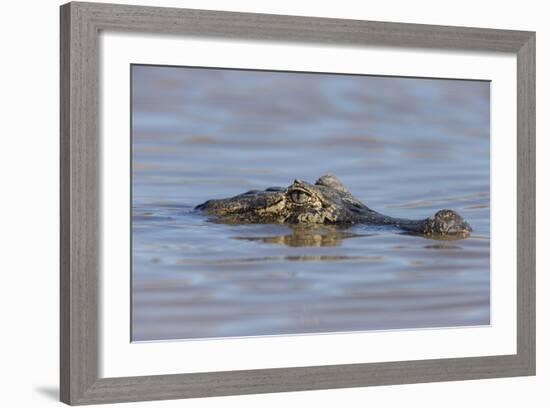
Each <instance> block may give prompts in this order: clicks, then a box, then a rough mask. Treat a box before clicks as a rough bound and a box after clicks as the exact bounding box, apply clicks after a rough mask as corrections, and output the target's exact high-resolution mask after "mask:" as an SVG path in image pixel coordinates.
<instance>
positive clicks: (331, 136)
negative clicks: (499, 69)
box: [132, 66, 490, 341]
mask: <svg viewBox="0 0 550 408" xmlns="http://www.w3.org/2000/svg"><path fill="white" fill-rule="evenodd" d="M132 74H133V82H132V85H133V87H132V91H133V99H132V102H133V122H132V130H133V142H132V159H133V170H132V176H133V182H132V244H133V248H132V338H133V340H134V341H141V340H166V339H189V338H210V337H232V336H256V335H276V334H298V333H321V332H342V331H364V330H380V329H385V330H388V329H405V328H429V327H455V326H473V325H487V324H489V323H490V313H489V304H490V291H489V286H490V273H489V243H490V240H489V238H490V237H489V230H490V228H489V220H490V216H489V215H490V213H489V199H490V196H489V191H490V189H489V83H487V82H476V81H452V80H422V79H408V78H383V77H366V76H335V75H311V74H289V73H273V72H257V71H256V72H255V71H236V70H205V69H191V68H168V67H152V66H133V71H132ZM326 172H331V173H333V174H335V175H336V176H337V177H339V178H340V180H342V182H343V183H344V184H345V185H346V186H347V187H348V189H349V190H350V191H351V192H352V193H353V194H354V196H355V197H357V198H359V199H361V200H362V201H363V202H364V203H366V204H367V205H368V206H369V207H371V208H373V209H375V210H377V211H379V212H382V213H384V214H388V215H392V216H395V217H403V218H425V217H427V216H429V215H431V214H433V213H435V212H436V211H437V210H439V209H442V208H452V209H455V210H457V211H458V212H460V213H461V214H462V215H463V217H464V218H465V219H466V220H467V221H468V222H469V223H470V225H471V226H472V227H473V230H474V232H473V234H472V236H471V237H470V238H467V239H464V240H457V241H440V240H439V241H438V240H432V239H426V238H423V237H415V236H408V235H403V234H400V233H399V231H395V230H391V229H384V228H378V227H369V226H364V225H363V226H361V225H358V226H353V227H350V228H337V227H329V226H302V227H291V226H286V225H224V224H219V223H215V222H211V221H210V220H208V219H207V218H206V217H204V216H202V215H201V214H196V213H195V212H193V211H192V208H193V207H194V206H195V205H197V204H199V203H201V202H203V201H205V200H207V199H210V198H222V197H228V196H233V195H236V194H239V193H242V192H244V191H247V190H250V189H264V188H266V187H270V186H287V185H289V184H290V183H291V182H292V181H293V180H294V179H295V178H299V179H304V180H307V181H309V182H314V181H315V180H316V179H317V178H318V177H320V176H321V175H323V174H324V173H326Z"/></svg>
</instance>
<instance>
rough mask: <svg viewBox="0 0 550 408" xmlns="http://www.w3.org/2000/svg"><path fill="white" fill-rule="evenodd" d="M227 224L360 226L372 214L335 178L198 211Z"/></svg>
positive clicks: (216, 203)
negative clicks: (363, 217)
mask: <svg viewBox="0 0 550 408" xmlns="http://www.w3.org/2000/svg"><path fill="white" fill-rule="evenodd" d="M196 209H198V210H202V211H203V212H205V213H207V214H212V215H216V216H217V220H219V221H220V222H225V223H289V224H306V223H309V224H337V223H355V222H360V215H361V214H362V213H364V212H368V211H371V210H370V209H368V208H367V207H366V206H365V205H364V204H362V203H361V202H360V201H358V200H357V199H355V198H354V197H353V196H352V195H351V193H350V192H349V191H348V190H347V189H346V187H344V185H343V184H342V183H341V182H340V181H339V180H338V179H337V178H336V177H334V176H332V175H325V176H323V177H321V178H319V179H318V180H317V181H316V182H315V184H310V183H307V182H305V181H302V180H294V182H293V183H292V184H291V185H290V186H288V187H286V188H282V187H271V188H268V189H266V190H263V191H259V190H252V191H248V192H246V193H244V194H240V195H237V196H234V197H231V198H223V199H217V200H208V201H206V202H205V203H203V204H200V205H198V206H197V207H196Z"/></svg>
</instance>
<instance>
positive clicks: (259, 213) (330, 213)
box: [195, 175, 472, 239]
mask: <svg viewBox="0 0 550 408" xmlns="http://www.w3.org/2000/svg"><path fill="white" fill-rule="evenodd" d="M195 208H196V209H197V210H201V211H203V212H204V213H206V214H212V215H215V216H217V219H218V221H220V222H225V223H262V224H272V223H275V224H280V223H287V224H367V225H388V226H392V227H395V228H398V229H400V230H402V231H404V232H408V233H412V234H419V235H425V236H429V237H434V238H442V239H445V238H448V239H453V238H465V237H467V236H468V235H469V234H470V232H471V231H472V228H471V227H470V225H469V224H468V223H467V222H466V221H465V220H464V219H463V218H462V217H461V216H460V215H459V214H458V213H457V212H455V211H453V210H447V209H445V210H440V211H438V212H436V213H435V214H434V215H433V216H431V217H428V218H425V219H421V220H410V219H404V218H394V217H390V216H387V215H383V214H380V213H379V212H376V211H374V210H372V209H370V208H369V207H367V206H366V205H365V204H363V203H362V202H361V201H359V200H358V199H356V198H355V197H354V196H353V195H352V194H351V193H350V192H349V190H348V189H347V188H346V187H345V186H344V185H343V184H342V183H341V182H340V180H338V179H337V178H336V177H335V176H333V175H324V176H322V177H321V178H319V179H318V180H317V181H316V182H315V184H310V183H307V182H305V181H302V180H294V182H293V183H292V184H291V185H290V186H288V187H286V188H284V187H270V188H268V189H266V190H263V191H259V190H252V191H248V192H246V193H244V194H239V195H237V196H234V197H230V198H223V199H214V200H208V201H206V202H204V203H202V204H200V205H198V206H197V207H195Z"/></svg>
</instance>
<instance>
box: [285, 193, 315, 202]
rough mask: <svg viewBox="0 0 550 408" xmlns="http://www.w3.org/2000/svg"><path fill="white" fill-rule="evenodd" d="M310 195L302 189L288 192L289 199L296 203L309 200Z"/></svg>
mask: <svg viewBox="0 0 550 408" xmlns="http://www.w3.org/2000/svg"><path fill="white" fill-rule="evenodd" d="M310 198H311V196H310V195H309V194H308V193H306V192H305V191H302V190H293V191H291V192H290V199H291V200H292V201H294V202H295V203H296V204H304V203H307V202H308V201H309V199H310Z"/></svg>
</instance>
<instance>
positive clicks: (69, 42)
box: [60, 3, 535, 405]
mask: <svg viewBox="0 0 550 408" xmlns="http://www.w3.org/2000/svg"><path fill="white" fill-rule="evenodd" d="M60 11H61V89H60V92H61V116H60V121H61V124H60V127H61V163H60V166H61V237H60V238H61V279H60V289H61V310H60V312H61V317H60V319H61V324H60V327H61V333H60V334H61V345H60V351H61V361H60V364H61V365H60V383H61V401H63V402H65V403H67V404H75V405H76V404H95V403H112V402H123V401H140V400H154V399H173V398H191V397H206V396H220V395H231V394H251V393H267V392H280V391H297V390H313V389H325V388H344V387H363V386H371V385H385V384H402V383H418V382H430V381H452V380H466V379H476V378H492V377H509V376H521V375H534V374H535V33H533V32H527V31H509V30H494V29H482V28H463V27H445V26H434V25H417V24H401V23H383V22H370V21H358V20H342V19H327V18H311V17H294V16H283V15H266V14H249V13H233V12H220V11H205V10H189V9H171V8H157V7H141V6H127V5H113V4H95V3H69V4H66V5H63V6H61V10H60ZM100 30H109V31H132V32H139V33H169V34H177V35H185V36H203V37H204V36H210V37H220V36H221V37H225V38H239V39H256V40H266V41H287V42H309V43H324V44H329V43H330V44H342V45H353V46H357V47H360V46H364V45H384V46H399V47H415V48H438V49H451V50H478V51H488V52H506V53H514V54H515V55H516V56H517V91H518V92H517V113H518V117H517V124H518V128H517V146H518V151H517V172H518V173H517V179H518V185H517V191H518V194H517V197H518V201H517V211H518V243H517V251H518V252H517V254H518V260H517V354H514V355H504V356H486V357H471V358H470V357H468V358H452V359H437V360H419V361H400V362H388V363H369V364H347V365H331V366H316V367H298V368H280V369H261V370H244V371H229V372H216V373H200V374H175V375H155V376H144V377H126V378H100V377H99V375H98V328H99V324H98V315H99V313H98V299H99V293H98V290H99V288H98V276H99V240H100V231H99V218H98V216H99V214H98V208H99V194H100V185H99V163H100V153H99V152H100V151H99V135H98V128H99V127H98V111H99V106H98V103H99V97H98V72H99V71H98V34H99V32H100ZM496 137H498V135H497V136H496ZM495 273H498V271H495Z"/></svg>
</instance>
